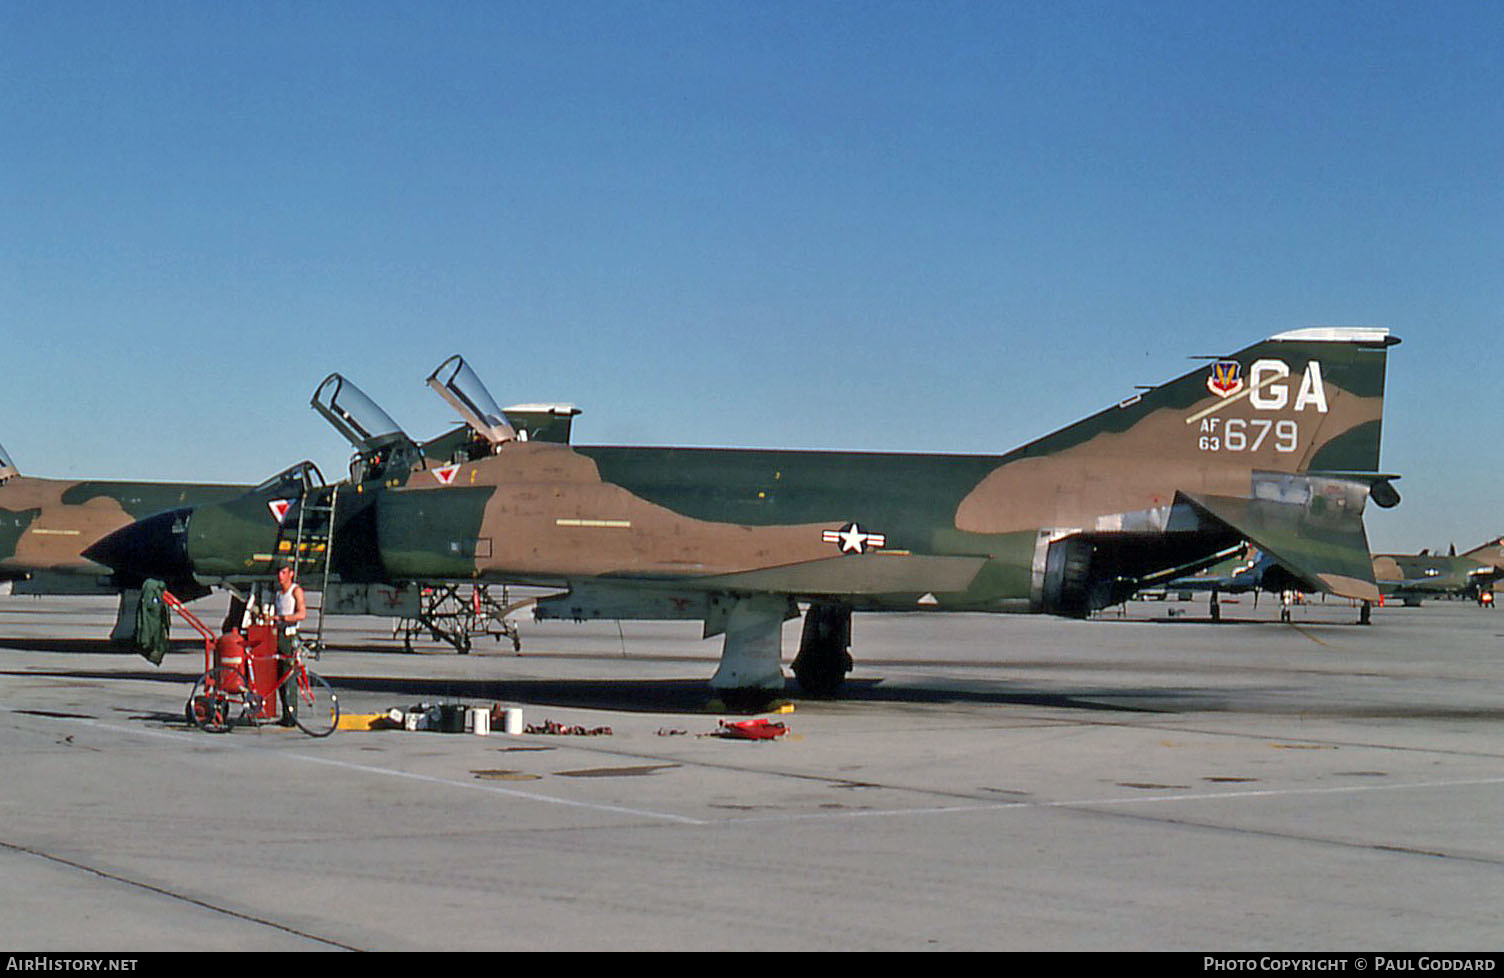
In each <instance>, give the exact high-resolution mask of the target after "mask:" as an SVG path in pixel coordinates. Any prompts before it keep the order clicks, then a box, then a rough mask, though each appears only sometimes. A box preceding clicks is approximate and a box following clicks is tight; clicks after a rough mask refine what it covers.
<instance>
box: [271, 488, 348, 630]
mask: <svg viewBox="0 0 1504 978" xmlns="http://www.w3.org/2000/svg"><path fill="white" fill-rule="evenodd" d="M325 489H328V490H329V491H328V496H327V499H328V502H324V497H322V495H321V494H322V493H323V491H324V490H325ZM339 490H340V487H339V486H338V485H335V486H333V487H332V488H331V487H329V486H304V488H303V496H302V498H301V499H299V500H298V522H297V526H296V529H295V533H294V536H293V539H292V541H291V548H290V549H291V554H290V556H289V557H288V560H290V561H291V563H292V566H293V567H294V568H295V576H296V577H297V578H298V579H299V580H301V579H302V578H303V571H304V570H308V571H312V572H314V573H317V574H319V575H320V576H321V579H320V581H319V621H318V627H317V628H316V629H315V630H314V636H313V641H312V643H310V644H311V646H312V648H313V649H314V650H315V651H314V654H315V655H317V654H318V653H319V652H321V651H322V650H323V648H324V606H325V605H327V604H328V603H329V573H330V567H331V565H332V564H333V562H334V518H335V515H336V512H335V511H336V509H337V508H338V506H339ZM287 529H288V527H287V525H286V524H285V523H284V524H283V525H282V530H281V532H280V533H279V534H278V537H277V553H278V556H281V555H282V553H283V552H284V551H286V550H287V549H288V548H287V547H286V546H284V542H285V541H286V535H287ZM305 593H306V591H305Z"/></svg>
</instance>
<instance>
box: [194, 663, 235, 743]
mask: <svg viewBox="0 0 1504 978" xmlns="http://www.w3.org/2000/svg"><path fill="white" fill-rule="evenodd" d="M242 681H243V679H242V677H241V675H240V673H238V672H236V671H235V670H234V669H231V668H230V667H228V666H220V667H218V668H215V669H210V670H209V671H208V672H206V673H204V674H203V675H202V676H199V677H198V681H197V682H195V683H194V684H193V691H192V692H190V693H189V694H188V702H187V703H185V704H183V715H184V716H185V717H186V718H187V720H188V722H189V723H191V724H193V725H194V726H196V727H198V728H199V729H200V730H202V731H204V732H205V733H229V731H230V721H231V719H232V717H231V716H230V711H231V710H232V709H233V708H234V707H236V706H239V705H240V702H239V698H238V697H235V696H232V695H231V694H230V693H229V692H227V690H231V689H234V688H236V686H237V685H238V684H240V683H241V682H242Z"/></svg>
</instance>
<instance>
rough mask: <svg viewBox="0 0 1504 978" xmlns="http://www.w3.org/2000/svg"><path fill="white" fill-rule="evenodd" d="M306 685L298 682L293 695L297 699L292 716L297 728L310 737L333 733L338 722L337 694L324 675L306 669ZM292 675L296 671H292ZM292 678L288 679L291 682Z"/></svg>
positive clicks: (325, 735)
mask: <svg viewBox="0 0 1504 978" xmlns="http://www.w3.org/2000/svg"><path fill="white" fill-rule="evenodd" d="M304 672H305V673H306V674H307V676H308V686H307V687H306V688H304V687H303V686H302V684H299V685H298V687H297V691H296V693H295V695H296V696H297V701H298V712H297V713H296V714H295V715H294V716H293V720H294V722H296V723H297V725H298V729H299V730H301V731H303V732H304V733H306V734H307V735H308V736H310V737H327V736H329V735H330V734H332V733H334V728H335V726H336V725H338V723H339V696H338V695H337V694H336V693H335V692H334V690H333V688H331V687H330V685H329V684H328V683H327V682H325V681H324V677H323V676H320V675H319V674H318V673H316V672H314V671H313V670H312V669H306V670H304ZM293 675H294V676H296V675H297V673H293ZM292 681H293V680H289V682H292Z"/></svg>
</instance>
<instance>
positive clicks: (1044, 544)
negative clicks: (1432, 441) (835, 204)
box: [93, 327, 1399, 694]
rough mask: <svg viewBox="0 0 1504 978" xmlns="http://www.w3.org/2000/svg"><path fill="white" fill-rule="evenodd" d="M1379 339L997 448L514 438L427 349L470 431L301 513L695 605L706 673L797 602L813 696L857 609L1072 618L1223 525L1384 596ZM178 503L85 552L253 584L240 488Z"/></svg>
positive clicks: (1211, 378) (838, 662)
mask: <svg viewBox="0 0 1504 978" xmlns="http://www.w3.org/2000/svg"><path fill="white" fill-rule="evenodd" d="M1397 342H1399V341H1398V339H1396V338H1394V337H1392V336H1391V335H1390V334H1389V331H1388V330H1387V329H1379V328H1371V327H1318V328H1312V329H1300V330H1293V331H1290V332H1286V333H1281V334H1279V335H1277V336H1274V337H1271V338H1270V339H1268V340H1265V341H1263V342H1260V343H1256V344H1254V345H1252V346H1250V347H1248V348H1246V349H1244V350H1241V351H1239V352H1237V353H1234V354H1231V355H1228V356H1225V357H1219V358H1215V359H1214V360H1213V361H1212V362H1211V363H1210V364H1209V365H1207V366H1204V367H1198V368H1197V369H1195V370H1192V371H1191V372H1189V373H1187V374H1185V375H1183V376H1181V377H1179V378H1178V379H1175V380H1172V381H1170V382H1168V383H1166V384H1163V385H1161V386H1159V387H1155V388H1152V389H1149V390H1146V391H1143V392H1141V393H1139V394H1136V395H1134V396H1132V397H1130V398H1128V399H1127V400H1124V401H1122V402H1121V403H1119V404H1116V405H1114V406H1112V407H1109V408H1107V409H1105V410H1103V411H1101V412H1099V413H1097V414H1095V415H1092V416H1091V417H1089V418H1087V419H1086V420H1084V421H1081V422H1078V423H1076V424H1073V425H1070V426H1068V427H1066V428H1064V429H1062V430H1060V431H1057V432H1055V433H1054V434H1051V435H1047V436H1045V437H1044V438H1041V439H1039V440H1037V441H1034V442H1031V443H1029V444H1027V445H1024V446H1023V447H1021V448H1019V449H1016V450H1015V451H1013V452H1010V453H1008V454H1006V455H997V456H961V455H937V454H928V455H918V454H879V453H846V452H822V451H780V450H740V449H705V448H645V447H596V446H579V445H573V444H569V443H566V442H554V441H546V440H541V439H522V438H520V437H516V435H517V433H516V431H515V429H514V428H513V427H512V426H511V425H510V424H509V423H507V422H506V420H505V419H504V417H503V414H502V412H500V411H499V409H496V408H495V407H494V403H495V402H494V401H489V398H487V403H484V404H482V403H480V400H479V399H478V398H477V397H475V396H469V395H474V394H475V393H476V392H475V391H473V390H469V389H467V384H466V382H467V380H468V378H467V377H466V376H465V373H467V372H464V371H455V373H454V376H452V377H441V376H440V373H441V372H442V371H444V368H443V367H441V368H440V371H436V372H435V374H434V376H433V377H431V378H430V384H432V385H434V386H435V387H436V388H444V387H447V388H450V392H451V393H452V394H454V395H455V397H454V398H453V399H452V402H454V403H456V406H457V407H460V408H461V409H462V413H465V414H466V416H467V419H468V420H469V422H470V425H471V430H472V433H473V435H474V436H475V438H476V439H477V440H478V439H484V440H485V441H486V443H487V444H488V449H487V450H485V451H482V452H477V453H475V454H474V455H468V454H467V457H465V458H463V459H460V458H456V459H455V460H454V461H452V462H450V463H449V464H447V465H443V466H430V467H426V468H425V467H420V468H414V469H412V470H410V471H408V472H406V473H398V474H394V475H393V476H392V477H391V478H389V479H387V480H385V481H380V480H373V479H364V480H363V481H357V482H355V483H353V484H346V485H343V486H340V487H335V488H332V489H330V490H329V491H327V492H325V493H323V494H321V495H319V496H318V497H317V498H315V499H310V500H309V501H308V502H307V503H305V504H303V505H306V506H314V507H321V508H322V509H323V510H324V511H327V510H328V509H330V508H332V509H334V511H335V512H334V513H333V514H330V524H331V525H332V528H333V529H332V532H330V533H329V534H328V547H329V549H328V550H327V551H326V552H325V553H326V557H325V558H324V559H325V560H326V561H327V566H328V567H329V568H330V570H331V572H332V573H333V574H334V575H336V576H337V577H338V578H339V579H341V580H344V581H362V580H365V581H383V582H400V581H414V580H424V581H440V580H449V581H470V582H509V583H516V584H530V585H540V586H548V587H555V588H559V589H562V591H563V593H561V594H559V595H557V596H555V597H552V598H547V599H544V600H540V601H539V602H538V604H537V606H536V609H535V613H536V614H537V615H538V616H539V617H543V618H573V619H588V618H617V619H695V620H701V621H703V622H704V634H705V636H706V637H707V638H709V637H712V636H716V635H723V636H724V642H723V646H722V653H721V662H720V666H719V668H718V669H717V671H716V673H715V675H714V677H713V678H712V679H711V685H712V687H713V688H715V689H716V690H718V691H734V690H764V691H777V690H781V689H782V688H783V684H784V676H783V673H782V667H781V666H782V663H781V659H782V655H781V647H780V645H781V642H780V640H781V632H782V625H783V623H784V622H785V621H786V620H788V619H790V618H793V617H796V616H797V615H798V614H799V605H800V604H805V605H807V606H808V611H807V612H806V616H805V623H804V630H803V638H802V641H801V644H800V649H799V653H798V655H797V656H796V657H795V659H794V660H793V663H792V669H793V672H794V674H795V676H796V677H797V678H798V679H799V681H800V684H801V685H802V686H803V687H804V688H805V690H806V691H809V692H814V693H817V694H829V693H832V692H834V691H835V690H836V689H837V688H838V687H839V686H840V685H841V683H842V682H843V681H844V679H845V675H846V673H847V672H848V671H849V670H850V668H851V657H850V654H849V652H848V647H849V645H850V623H851V613H852V612H853V611H973V612H976V611H991V612H1044V613H1050V614H1057V615H1064V616H1070V617H1086V616H1088V615H1090V614H1091V613H1092V612H1094V611H1096V610H1098V609H1101V608H1103V607H1106V606H1108V605H1111V604H1116V603H1118V602H1120V601H1122V600H1123V599H1124V598H1126V597H1127V596H1129V595H1131V594H1132V593H1133V592H1135V591H1136V590H1138V589H1140V588H1144V587H1150V586H1155V585H1161V584H1163V583H1164V582H1165V581H1168V580H1172V579H1174V578H1177V577H1182V576H1184V575H1186V574H1189V573H1193V572H1194V571H1196V570H1198V569H1200V568H1202V567H1206V566H1210V565H1211V564H1212V563H1215V562H1216V561H1217V560H1218V559H1220V557H1221V556H1223V555H1224V554H1225V552H1226V551H1227V550H1228V549H1229V548H1231V547H1234V546H1236V545H1237V544H1238V543H1239V541H1242V540H1248V541H1251V542H1252V543H1253V544H1254V545H1256V546H1257V547H1258V548H1259V549H1260V550H1262V551H1263V552H1265V553H1267V554H1269V555H1270V556H1271V558H1272V559H1274V560H1277V561H1278V562H1279V564H1280V565H1281V566H1282V567H1284V568H1286V569H1287V571H1288V572H1289V573H1290V574H1291V575H1292V577H1293V578H1295V579H1298V580H1299V582H1300V583H1301V585H1302V587H1303V589H1305V590H1312V591H1315V590H1323V591H1329V592H1331V593H1334V594H1338V595H1341V596H1344V597H1349V598H1354V599H1359V600H1362V601H1365V602H1366V601H1377V600H1378V597H1379V592H1378V589H1377V588H1376V587H1375V585H1374V579H1373V572H1372V565H1371V558H1370V554H1369V551H1368V543H1367V536H1366V534H1365V532H1364V528H1363V522H1362V514H1363V509H1364V506H1365V504H1366V502H1367V500H1368V498H1369V497H1370V496H1372V497H1373V498H1374V500H1375V502H1376V503H1377V504H1379V505H1384V506H1388V505H1394V504H1395V503H1397V502H1398V501H1399V498H1398V494H1397V493H1396V492H1395V490H1394V488H1393V486H1392V485H1391V482H1390V480H1391V479H1393V478H1394V476H1390V475H1385V474H1383V473H1382V472H1381V471H1380V469H1379V467H1378V465H1379V435H1380V428H1381V423H1382V415H1383V395H1384V375H1385V364H1386V361H1387V352H1388V348H1389V347H1390V346H1391V345H1393V344H1395V343H1397ZM449 362H450V363H452V362H453V361H449ZM466 400H468V401H469V402H470V403H468V404H466V403H465V401H466ZM288 519H289V520H290V519H291V517H290V516H289V517H288ZM175 520H176V521H177V522H178V523H180V524H181V525H182V526H183V528H184V529H183V532H181V533H178V534H176V535H175V536H172V537H170V538H168V537H166V536H164V535H163V533H162V529H163V527H162V525H161V524H160V523H159V524H158V525H157V527H156V528H155V530H153V528H152V527H149V526H147V525H146V524H141V525H138V526H136V527H132V528H128V529H126V530H123V531H121V532H120V533H119V534H116V535H115V537H113V538H112V539H111V540H108V541H105V543H106V544H108V546H105V545H104V544H102V545H100V546H98V547H96V548H95V550H94V551H93V555H94V556H95V558H96V559H99V560H101V561H103V562H105V563H111V564H112V566H118V562H119V561H121V560H122V558H129V557H130V556H131V555H138V554H143V553H150V554H154V555H157V556H158V558H159V559H158V561H157V563H156V565H155V566H152V567H139V566H138V567H136V572H139V573H151V574H152V575H153V576H158V577H168V576H171V575H179V574H184V573H191V574H192V575H193V576H194V577H195V578H196V579H197V580H200V581H202V582H204V583H214V582H221V581H234V580H244V579H247V578H254V577H262V576H265V575H266V574H267V573H268V570H269V567H270V561H271V559H272V556H273V555H274V554H275V553H276V549H277V547H278V546H279V542H280V540H281V539H285V530H284V529H283V528H282V526H279V524H278V523H277V522H276V521H272V520H268V519H266V518H264V516H263V515H261V514H255V513H237V512H235V511H234V508H233V506H226V505H220V506H204V507H197V508H187V509H184V510H182V511H181V512H179V513H178V514H177V515H176V516H175ZM309 522H310V523H316V522H317V521H316V520H310V521H309ZM143 538H144V539H143ZM293 552H295V553H298V554H302V553H303V552H304V544H303V542H302V541H301V540H300V541H299V542H298V543H297V544H295V545H294V547H293ZM169 553H171V554H172V557H171V558H170V559H167V558H166V555H168V554H169Z"/></svg>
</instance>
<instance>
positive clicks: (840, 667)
mask: <svg viewBox="0 0 1504 978" xmlns="http://www.w3.org/2000/svg"><path fill="white" fill-rule="evenodd" d="M850 646H851V609H850V608H842V607H840V606H838V605H821V604H812V605H810V606H809V610H808V611H807V612H805V613H804V634H803V637H802V638H801V639H800V640H799V654H798V655H797V656H795V657H794V661H793V663H792V664H791V666H790V668H791V669H792V670H793V672H794V678H795V679H797V680H799V687H800V688H801V689H803V690H804V691H805V692H806V693H808V694H810V695H811V696H834V695H836V693H837V692H839V691H840V689H841V687H842V686H843V685H845V683H846V674H847V673H848V672H850V671H851V666H852V661H851V653H850V652H848V651H847V649H848V648H849V647H850Z"/></svg>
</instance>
